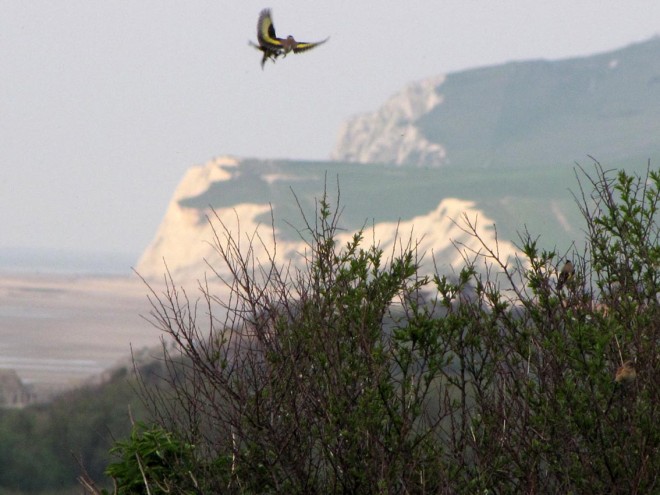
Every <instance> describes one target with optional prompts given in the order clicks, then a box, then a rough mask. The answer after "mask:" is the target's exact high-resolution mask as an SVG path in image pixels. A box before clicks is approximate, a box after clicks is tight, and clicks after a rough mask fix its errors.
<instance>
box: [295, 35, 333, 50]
mask: <svg viewBox="0 0 660 495" xmlns="http://www.w3.org/2000/svg"><path fill="white" fill-rule="evenodd" d="M329 39H330V38H326V39H324V40H323V41H315V42H314V43H307V42H304V41H301V42H299V43H296V46H294V47H293V53H300V52H305V51H307V50H311V49H312V48H315V47H317V46H319V45H322V44H323V43H325V42H326V41H328V40H329Z"/></svg>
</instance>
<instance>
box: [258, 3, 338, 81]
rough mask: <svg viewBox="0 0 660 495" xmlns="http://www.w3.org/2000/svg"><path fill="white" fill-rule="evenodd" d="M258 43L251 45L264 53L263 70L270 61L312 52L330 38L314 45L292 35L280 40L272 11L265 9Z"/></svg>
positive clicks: (259, 28) (260, 21)
mask: <svg viewBox="0 0 660 495" xmlns="http://www.w3.org/2000/svg"><path fill="white" fill-rule="evenodd" d="M257 41H258V42H259V44H255V43H253V42H252V41H250V44H251V45H252V46H254V47H255V48H256V49H257V50H260V51H261V52H263V54H264V56H263V58H262V59H261V68H262V69H263V68H264V64H265V63H266V60H268V59H270V60H272V61H273V62H275V60H276V59H277V57H279V56H282V57H286V56H287V54H288V53H289V52H293V53H300V52H304V51H307V50H311V49H312V48H314V47H317V46H319V45H322V44H323V43H325V42H326V41H328V38H326V39H324V40H323V41H315V42H313V43H310V42H305V41H296V40H295V38H294V37H293V36H291V35H289V36H287V37H286V38H278V37H277V35H276V34H275V26H273V17H272V16H271V13H270V9H263V10H262V11H261V13H260V14H259V20H258V21H257Z"/></svg>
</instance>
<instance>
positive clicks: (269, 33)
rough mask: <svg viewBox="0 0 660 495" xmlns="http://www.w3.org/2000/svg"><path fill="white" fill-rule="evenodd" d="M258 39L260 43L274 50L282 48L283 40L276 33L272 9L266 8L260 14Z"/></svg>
mask: <svg viewBox="0 0 660 495" xmlns="http://www.w3.org/2000/svg"><path fill="white" fill-rule="evenodd" d="M257 40H258V41H259V45H261V46H262V47H264V48H268V49H272V50H274V51H276V50H281V49H282V41H281V40H280V39H279V38H278V37H277V35H276V34H275V26H273V18H272V16H271V13H270V9H264V10H262V11H261V13H260V14H259V20H258V21H257Z"/></svg>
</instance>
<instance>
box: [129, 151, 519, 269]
mask: <svg viewBox="0 0 660 495" xmlns="http://www.w3.org/2000/svg"><path fill="white" fill-rule="evenodd" d="M222 166H224V167H227V166H240V163H239V162H238V161H237V160H235V159H233V158H219V159H216V160H213V161H211V162H209V163H207V164H206V165H204V166H200V167H193V168H192V169H191V170H190V171H189V172H188V173H187V174H186V175H185V177H184V178H183V180H182V182H181V184H180V185H179V186H178V188H177V189H176V192H175V194H174V197H173V199H172V201H171V203H170V205H169V207H168V209H167V213H166V214H165V218H164V219H163V222H162V224H161V225H160V228H159V229H158V232H157V234H156V237H155V239H154V240H153V242H152V243H151V245H150V246H149V247H148V249H147V250H146V251H145V253H144V254H143V256H142V258H141V259H140V261H139V263H138V266H137V271H138V273H140V275H142V276H143V277H145V278H147V279H152V280H153V279H158V278H161V279H162V277H163V274H164V273H165V263H166V264H167V267H168V269H169V271H170V272H171V273H172V275H173V276H174V278H175V280H177V281H183V280H188V281H191V280H201V279H203V278H204V274H205V273H209V272H210V271H211V270H210V268H209V267H208V265H207V262H208V263H210V264H211V265H212V266H213V268H214V269H215V270H216V271H218V272H219V273H220V274H222V275H223V276H226V277H228V276H229V271H228V269H227V267H226V266H223V265H222V264H221V263H220V261H219V256H218V254H217V252H216V250H215V249H214V247H213V242H214V237H215V234H214V230H213V228H212V226H211V224H210V223H209V221H208V219H207V215H209V216H211V215H212V212H210V211H208V210H202V209H197V208H185V207H182V206H181V205H180V203H179V202H180V200H182V199H185V198H188V197H192V196H196V195H199V194H200V193H202V192H204V191H206V190H207V189H208V188H209V187H210V186H211V185H212V183H213V182H216V181H219V180H227V179H228V178H229V174H228V173H227V171H226V170H223V169H222V168H221V167H222ZM269 211H270V206H269V204H268V203H263V204H238V205H234V206H232V207H230V208H222V209H218V210H216V213H217V214H218V217H219V219H220V221H221V222H222V223H223V224H224V227H225V228H226V231H228V232H230V234H231V236H232V237H233V238H234V239H236V240H238V241H240V243H241V251H242V252H243V253H244V254H247V253H250V256H251V257H253V259H254V260H255V261H256V262H264V263H265V262H267V261H268V259H269V258H270V257H271V255H272V254H273V253H276V254H277V256H276V259H277V260H278V261H280V262H282V263H284V262H286V261H292V262H293V263H294V264H298V263H302V261H303V260H302V258H301V256H300V253H303V252H305V249H306V245H305V244H304V243H303V242H302V241H284V240H277V249H275V241H274V239H273V232H272V227H271V225H264V224H259V223H258V221H257V218H258V217H259V216H260V215H262V214H263V213H267V212H269ZM464 216H467V218H469V219H470V220H471V221H475V219H478V222H477V223H478V229H477V230H478V232H479V235H480V236H481V237H482V239H483V241H484V242H485V243H486V244H487V245H488V246H491V247H494V246H495V245H496V236H495V231H494V229H493V228H492V225H493V221H492V220H490V219H489V218H488V217H487V216H486V215H485V214H484V213H483V212H481V211H479V210H478V209H476V208H475V205H474V203H472V202H470V201H463V200H459V199H452V198H445V199H442V200H441V201H440V202H439V204H438V206H437V207H436V208H435V209H434V210H433V211H431V212H429V213H427V214H422V215H420V216H417V217H415V218H412V219H408V220H404V221H401V222H399V223H398V224H397V223H396V222H381V223H376V224H375V225H374V226H373V228H368V229H367V230H366V231H365V232H364V245H365V246H368V245H371V243H372V242H375V243H376V244H378V245H379V246H380V247H381V248H383V249H384V252H385V253H386V254H390V253H392V252H395V253H396V252H398V251H399V249H400V245H401V244H403V245H404V246H405V245H406V244H407V243H408V240H411V241H412V244H413V245H414V244H415V243H417V251H418V253H419V256H420V257H421V256H422V255H424V258H423V262H424V264H423V266H424V268H423V270H424V271H425V272H426V273H431V272H433V270H434V264H433V258H435V261H436V264H437V267H438V270H439V271H440V272H441V273H442V274H451V272H452V269H453V268H455V269H456V270H459V269H460V267H462V266H463V262H462V257H461V252H465V249H467V250H468V251H470V250H472V251H481V245H480V244H479V242H478V240H477V239H475V238H474V237H471V236H469V235H468V234H466V233H465V232H464V231H463V230H462V229H461V227H464V226H465V221H464ZM455 222H456V223H455ZM212 225H213V227H215V232H216V233H217V234H219V237H220V241H221V242H222V243H226V240H227V239H226V235H227V234H226V232H225V229H223V228H222V226H221V225H220V222H219V221H218V220H217V219H215V217H212ZM255 232H257V233H258V234H259V235H258V237H257V236H255V235H254V234H255ZM352 237H353V232H341V233H339V234H338V235H337V240H338V242H339V245H346V243H347V242H348V241H349V240H350V239H351V238H352ZM275 239H278V233H277V231H276V232H275ZM251 240H252V242H251ZM452 242H454V243H459V244H465V247H462V248H461V252H459V251H458V250H457V249H456V247H455V246H454V244H453V243H452ZM498 242H499V245H498V247H499V254H500V256H501V257H502V259H507V258H509V257H512V256H514V255H515V252H516V250H515V247H514V246H513V245H512V244H511V243H509V242H504V241H501V240H500V241H498Z"/></svg>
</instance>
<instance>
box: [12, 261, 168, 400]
mask: <svg viewBox="0 0 660 495" xmlns="http://www.w3.org/2000/svg"><path fill="white" fill-rule="evenodd" d="M148 292H149V289H148V287H147V286H146V285H145V284H144V283H143V282H142V281H141V280H140V279H139V278H138V277H137V276H132V277H86V276H70V275H7V274H2V275H0V369H3V370H15V371H16V373H17V374H18V376H19V378H20V379H21V381H22V382H23V383H24V384H29V385H31V386H32V387H33V388H34V389H35V390H39V391H42V392H46V393H47V392H48V391H51V392H56V391H57V390H62V389H67V388H70V387H74V386H76V385H79V384H81V383H85V382H88V381H90V380H94V378H95V377H98V376H99V375H100V374H101V373H102V372H103V371H105V370H107V369H111V368H113V367H114V366H117V364H118V363H124V364H127V363H130V356H131V348H132V349H133V350H134V351H140V352H142V351H143V350H144V349H150V348H154V349H156V347H157V346H158V345H159V343H160V332H159V331H158V330H157V329H156V328H155V327H153V326H152V325H151V324H150V323H149V322H148V321H145V319H144V318H143V316H148V314H149V311H150V309H151V306H150V303H149V301H148V299H147V294H148ZM155 353H156V351H155V350H154V354H155Z"/></svg>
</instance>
